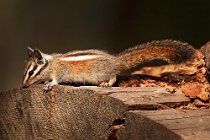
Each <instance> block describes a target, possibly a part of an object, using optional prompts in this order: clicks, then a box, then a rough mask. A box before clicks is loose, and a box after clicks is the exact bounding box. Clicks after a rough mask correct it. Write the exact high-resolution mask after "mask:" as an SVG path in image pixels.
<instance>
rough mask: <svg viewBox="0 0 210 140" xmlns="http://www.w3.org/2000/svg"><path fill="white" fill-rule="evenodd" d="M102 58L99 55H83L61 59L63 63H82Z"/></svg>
mask: <svg viewBox="0 0 210 140" xmlns="http://www.w3.org/2000/svg"><path fill="white" fill-rule="evenodd" d="M97 57H100V56H99V55H82V56H72V57H61V58H59V59H60V60H61V61H82V60H89V59H94V58H97Z"/></svg>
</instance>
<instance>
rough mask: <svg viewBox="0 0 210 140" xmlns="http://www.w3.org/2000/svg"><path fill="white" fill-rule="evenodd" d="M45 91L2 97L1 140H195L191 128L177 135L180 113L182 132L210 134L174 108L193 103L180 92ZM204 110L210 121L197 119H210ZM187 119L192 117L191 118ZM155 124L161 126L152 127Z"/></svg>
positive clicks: (58, 88) (28, 90) (27, 90)
mask: <svg viewBox="0 0 210 140" xmlns="http://www.w3.org/2000/svg"><path fill="white" fill-rule="evenodd" d="M42 88H43V85H37V86H32V87H29V88H25V89H22V88H20V89H14V90H10V91H6V92H1V93H0V100H1V102H0V112H1V113H0V139H3V140H4V139H5V140H7V139H10V140H14V139H15V140H16V139H17V140H19V139H20V140H22V139H27V140H31V139H40V140H41V139H43V140H44V139H54V140H57V139H58V140H59V139H63V140H66V139H72V140H77V139H79V140H80V139H87V140H88V139H90V140H92V139H125V138H128V136H131V137H129V139H139V138H141V139H142V138H143V139H144V138H145V139H147V138H153V139H156V138H161V139H167V138H168V137H173V138H174V139H175V138H176V139H187V138H190V137H188V133H187V130H188V129H185V130H186V133H185V131H183V133H181V128H180V131H178V129H177V130H176V128H175V127H172V126H173V124H176V121H177V119H175V117H176V116H177V115H178V114H180V116H179V117H181V118H183V120H184V121H183V122H181V121H180V122H178V124H179V123H182V126H183V127H184V126H185V123H186V126H187V128H193V126H196V127H199V128H200V129H205V128H206V129H209V127H207V126H205V124H204V123H203V124H201V125H193V122H195V120H196V117H193V115H191V114H193V113H192V112H194V110H192V112H190V111H186V112H184V111H183V110H174V109H171V108H170V107H173V108H176V107H178V106H180V105H182V104H187V103H189V102H190V100H189V99H188V98H187V97H185V96H184V94H183V93H182V92H181V91H178V92H175V93H173V94H172V93H169V92H167V91H166V90H165V89H164V88H157V87H153V88H119V87H113V88H99V87H70V86H56V87H54V88H53V90H52V91H51V92H48V93H44V92H43V90H42ZM159 109H164V110H161V111H160V110H159ZM151 110H152V111H151ZM164 111H166V112H164ZM167 111H168V113H167ZM205 111H206V116H205V115H204V116H202V115H201V116H197V118H198V117H199V118H200V119H203V120H206V118H208V116H209V114H208V113H209V110H205ZM153 114H154V115H153ZM161 114H162V115H161ZM170 114H171V115H170ZM182 114H183V115H182ZM184 114H185V115H186V116H187V115H188V114H189V115H188V117H187V118H186V117H185V115H184ZM194 114H195V115H196V114H197V113H196V112H195V113H194ZM153 116H154V117H153ZM155 116H156V117H155ZM161 116H162V117H161ZM202 117H204V118H202ZM168 118H171V119H168ZM124 119H125V125H124V127H123V126H122V125H123V123H124ZM191 119H192V121H193V122H192V123H190V121H191ZM145 120H146V121H145ZM160 120H161V121H160ZM164 120H165V121H164ZM169 120H170V121H169ZM179 120H181V119H179ZM198 121H199V120H198ZM154 124H155V126H156V127H153V125H154ZM137 125H138V126H137ZM117 126H119V127H117ZM142 126H145V128H142ZM180 126H181V125H180ZM190 126H192V127H190ZM116 128H117V129H116ZM155 128H161V129H157V130H156V129H155ZM177 128H178V127H177ZM139 130H141V133H139ZM155 130H156V131H155ZM182 130H184V129H182ZM189 131H191V129H189ZM157 132H160V133H157ZM205 132H206V131H199V133H200V135H202V134H204V137H210V134H206V133H205ZM131 133H132V134H131ZM151 133H154V135H152V134H151ZM162 133H164V135H163V134H162ZM195 133H196V132H195ZM165 134H167V135H165ZM185 134H186V135H185ZM189 134H190V133H189Z"/></svg>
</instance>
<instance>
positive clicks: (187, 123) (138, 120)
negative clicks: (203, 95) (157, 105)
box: [118, 109, 210, 140]
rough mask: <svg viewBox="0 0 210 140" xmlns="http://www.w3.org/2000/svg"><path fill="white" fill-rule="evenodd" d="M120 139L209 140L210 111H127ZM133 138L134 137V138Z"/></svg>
mask: <svg viewBox="0 0 210 140" xmlns="http://www.w3.org/2000/svg"><path fill="white" fill-rule="evenodd" d="M127 116H128V117H126V124H125V125H126V127H125V129H121V130H120V132H119V134H118V135H119V136H120V139H122V140H124V139H125V140H126V139H129V137H132V138H134V139H136V140H137V139H148V140H149V139H154V138H155V139H156V140H158V139H159V140H162V139H169V140H174V139H185V140H192V139H193V140H209V139H210V122H209V119H210V110H175V109H170V110H158V111H139V110H138V111H136V110H135V111H128V112H127ZM134 136H135V137H134Z"/></svg>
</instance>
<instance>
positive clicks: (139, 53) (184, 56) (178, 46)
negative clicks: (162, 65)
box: [116, 40, 195, 71]
mask: <svg viewBox="0 0 210 140" xmlns="http://www.w3.org/2000/svg"><path fill="white" fill-rule="evenodd" d="M194 53H195V49H194V48H193V47H192V46H191V45H189V44H188V43H186V42H181V41H177V40H161V41H153V42H149V43H145V44H141V45H137V46H135V47H132V48H129V49H127V50H125V51H123V52H121V53H120V54H118V55H117V56H116V57H117V61H118V62H119V71H123V70H126V69H129V68H132V67H134V66H136V65H137V64H141V63H143V62H146V61H151V60H155V59H160V60H164V61H167V62H168V63H181V62H184V61H186V60H188V59H190V58H192V57H193V54H194Z"/></svg>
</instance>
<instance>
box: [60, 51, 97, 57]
mask: <svg viewBox="0 0 210 140" xmlns="http://www.w3.org/2000/svg"><path fill="white" fill-rule="evenodd" d="M87 55H97V53H90V52H77V53H69V54H65V55H64V56H65V57H76V56H87Z"/></svg>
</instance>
